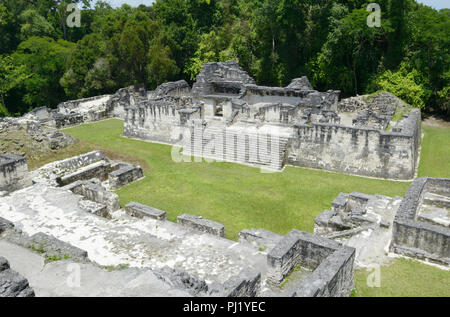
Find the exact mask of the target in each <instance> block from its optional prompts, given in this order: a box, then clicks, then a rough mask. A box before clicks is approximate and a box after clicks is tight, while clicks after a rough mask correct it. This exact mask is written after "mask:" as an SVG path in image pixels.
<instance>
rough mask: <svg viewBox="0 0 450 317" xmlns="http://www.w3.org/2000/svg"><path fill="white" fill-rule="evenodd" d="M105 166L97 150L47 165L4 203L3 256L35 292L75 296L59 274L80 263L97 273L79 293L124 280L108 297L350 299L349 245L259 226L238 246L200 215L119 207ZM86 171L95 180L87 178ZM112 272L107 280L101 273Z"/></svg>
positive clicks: (0, 223) (0, 224)
mask: <svg viewBox="0 0 450 317" xmlns="http://www.w3.org/2000/svg"><path fill="white" fill-rule="evenodd" d="M99 162H100V163H101V164H99ZM108 162H109V160H108V158H107V157H106V156H105V155H104V154H103V153H102V152H100V151H96V152H91V153H87V154H85V155H81V156H78V157H74V158H71V159H67V160H63V161H60V162H55V163H51V164H50V165H49V166H44V167H42V168H41V169H39V170H37V171H36V172H34V173H32V175H31V176H32V177H34V178H33V179H34V185H33V186H29V187H26V188H24V189H21V190H17V191H13V192H11V193H10V194H9V195H6V196H4V197H3V198H0V228H1V230H0V254H2V255H3V256H5V257H6V258H11V261H13V263H14V265H15V266H16V267H17V269H18V270H19V271H20V272H24V273H23V274H24V275H25V276H27V277H29V280H30V285H32V287H33V289H34V291H35V292H36V295H37V296H45V295H48V294H52V295H53V296H74V295H76V294H77V293H76V292H77V291H80V290H79V289H74V288H71V287H68V286H67V287H66V286H61V285H64V283H63V282H61V281H59V280H58V276H67V274H68V273H67V272H63V267H62V265H63V263H64V264H65V265H66V266H67V265H69V264H73V263H77V265H80V266H82V268H83V272H86V273H83V274H88V275H89V274H94V273H92V271H95V272H97V273H96V274H95V277H92V278H93V279H94V280H95V281H96V283H95V285H91V284H89V283H88V285H86V284H83V285H82V287H81V292H82V295H83V296H91V295H93V294H98V293H97V292H98V289H101V288H102V285H105V284H108V283H111V282H112V281H114V280H115V279H118V280H120V281H122V280H126V281H128V282H127V283H125V285H126V286H123V285H120V286H117V287H115V288H113V289H114V290H115V292H117V293H114V292H113V293H108V292H107V293H106V294H107V295H113V294H118V293H120V294H121V295H123V296H130V295H131V294H134V295H135V296H149V295H151V294H153V296H200V297H204V296H232V297H242V296H252V297H254V296H349V294H350V293H351V291H352V289H353V261H354V255H355V250H354V249H353V248H350V247H346V246H343V245H341V244H340V243H336V242H334V241H331V240H329V239H326V238H321V237H318V236H315V235H313V234H309V233H305V232H301V231H298V230H293V231H292V232H291V233H289V234H288V235H286V236H283V235H279V234H276V233H272V232H269V231H266V230H262V229H252V230H244V231H242V232H241V233H240V234H239V241H238V242H236V241H231V240H228V239H226V238H225V227H224V226H223V225H222V224H220V223H218V222H215V221H211V220H208V219H204V218H202V217H198V216H194V215H191V214H183V215H180V216H179V217H178V218H177V223H173V222H171V221H168V220H167V214H166V212H165V211H163V210H159V209H157V208H153V207H150V206H146V205H143V204H140V203H137V202H130V203H128V204H127V205H126V206H125V207H124V208H121V206H120V202H119V200H118V197H117V195H116V194H114V193H113V192H111V191H110V189H111V186H109V185H108V184H107V182H108V180H107V176H106V174H105V173H107V172H108V171H109V169H107V168H106V169H105V165H106V166H108V165H107V164H108ZM110 166H111V167H112V166H115V164H114V163H111V164H110ZM122 166H123V165H122ZM127 167H128V166H127ZM86 170H90V173H91V174H92V175H94V176H96V177H99V178H94V179H87V178H88V177H89V176H88V175H89V173H86V172H85V171H86ZM120 170H121V169H120V168H119V169H116V171H120ZM49 171H52V173H50V174H48V173H49ZM125 171H127V169H125ZM109 173H110V174H109V175H111V173H113V172H109ZM75 175H76V176H75ZM44 176H46V177H44ZM105 179H106V180H105ZM55 180H59V181H55ZM61 180H64V182H61ZM102 180H104V181H103V182H102ZM88 202H89V203H88ZM30 261H31V263H32V264H30ZM29 265H31V266H33V267H34V266H35V265H36V266H37V267H39V268H40V269H39V270H40V272H39V273H38V272H37V270H36V271H33V270H32V271H31V272H28V271H27V270H28V267H29ZM111 267H112V268H113V269H111V271H112V272H111V274H109V275H110V276H108V274H106V273H105V272H104V271H101V270H102V269H103V268H111ZM121 267H122V268H121ZM99 270H100V271H99ZM116 271H120V273H118V272H117V273H116ZM27 272H28V273H27ZM99 272H102V273H101V274H100V273H99ZM25 273H27V274H25ZM113 273H115V275H114V274H113ZM105 274H106V275H105ZM117 275H119V276H117ZM42 276H52V278H50V279H49V278H47V279H44V278H43V277H42ZM54 276H57V277H54ZM99 276H101V278H100V277H99ZM136 276H138V277H139V280H140V282H139V283H140V284H139V285H138V286H136V287H133V286H129V285H134V284H133V283H132V284H130V279H136V278H137V277H136ZM141 276H142V277H141ZM144 276H145V278H144ZM141 279H142V280H141ZM0 280H1V279H0ZM49 280H50V281H49ZM56 283H59V284H58V285H59V286H58V287H57V288H56V287H55V284H56ZM27 285H28V284H27ZM153 286H154V287H153ZM143 288H144V290H145V292H144V293H141V292H143V291H142V289H143ZM145 288H147V289H145ZM136 292H137V293H136ZM5 295H8V296H9V295H11V296H13V295H20V294H16V293H14V294H13V293H5ZM103 295H104V294H103Z"/></svg>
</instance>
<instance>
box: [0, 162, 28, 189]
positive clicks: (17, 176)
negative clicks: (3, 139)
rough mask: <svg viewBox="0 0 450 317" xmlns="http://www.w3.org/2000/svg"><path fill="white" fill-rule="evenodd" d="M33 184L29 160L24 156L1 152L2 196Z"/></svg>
mask: <svg viewBox="0 0 450 317" xmlns="http://www.w3.org/2000/svg"><path fill="white" fill-rule="evenodd" d="M30 185H31V179H30V177H29V174H28V165H27V161H26V159H25V158H24V157H22V156H17V155H13V154H0V196H1V193H3V194H6V193H9V192H12V191H15V190H18V189H22V188H24V187H27V186H30Z"/></svg>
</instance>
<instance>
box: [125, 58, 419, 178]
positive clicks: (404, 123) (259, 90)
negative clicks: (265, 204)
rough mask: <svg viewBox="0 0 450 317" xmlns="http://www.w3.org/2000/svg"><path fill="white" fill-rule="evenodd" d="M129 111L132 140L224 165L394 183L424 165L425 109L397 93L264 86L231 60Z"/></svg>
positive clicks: (298, 84)
mask: <svg viewBox="0 0 450 317" xmlns="http://www.w3.org/2000/svg"><path fill="white" fill-rule="evenodd" d="M400 109H406V111H403V110H402V111H403V112H402V113H403V117H401V118H396V119H394V115H395V114H396V112H397V111H399V110H400ZM125 111H126V117H125V126H124V135H125V136H128V137H132V138H140V139H144V140H149V141H153V142H162V143H168V144H178V145H180V146H182V147H183V148H184V154H186V155H194V156H200V157H204V158H210V159H214V160H218V161H228V162H237V163H243V164H249V165H255V166H260V167H265V168H268V169H275V170H279V169H282V167H283V166H284V165H285V164H290V165H294V166H300V167H308V168H315V169H324V170H330V171H336V172H343V173H348V174H357V175H364V176H373V177H381V178H392V179H412V178H413V177H414V172H415V170H416V166H417V165H416V164H417V161H418V148H419V141H420V137H421V132H420V111H419V110H417V109H411V107H410V106H408V105H405V104H404V103H403V102H402V101H401V100H399V99H397V98H395V97H394V96H392V95H390V94H388V93H381V94H378V95H376V96H371V97H370V98H369V97H367V98H366V99H364V98H354V99H352V100H346V101H343V102H339V91H333V90H330V91H327V92H318V91H316V90H314V89H313V88H312V87H311V85H310V83H309V81H308V79H307V78H306V77H302V78H298V79H294V80H293V81H292V83H291V84H290V85H289V86H287V87H285V88H278V87H262V86H257V85H256V84H255V81H254V80H253V79H252V78H251V77H250V76H248V74H247V73H245V72H244V71H243V70H242V69H241V68H240V67H239V65H238V64H237V63H236V62H232V61H230V62H226V63H208V64H205V65H204V67H203V69H202V71H201V72H200V74H199V75H198V77H197V81H196V82H195V84H194V86H193V87H192V90H190V89H189V86H188V85H187V83H186V82H183V81H180V82H175V83H167V84H164V85H163V86H161V87H158V89H157V90H155V91H154V92H149V93H148V95H147V99H145V98H141V100H140V101H139V102H135V103H134V105H132V106H131V105H130V106H129V107H125Z"/></svg>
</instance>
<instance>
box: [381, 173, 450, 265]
mask: <svg viewBox="0 0 450 317" xmlns="http://www.w3.org/2000/svg"><path fill="white" fill-rule="evenodd" d="M390 249H391V250H392V251H393V252H395V253H399V254H404V255H408V256H412V257H415V258H422V259H427V260H430V261H434V262H437V263H442V264H444V265H447V266H450V179H448V178H416V179H415V180H414V182H413V183H412V184H411V186H410V187H409V190H408V192H407V193H406V195H405V197H404V198H403V200H402V203H401V205H400V207H399V208H398V211H397V214H396V216H395V220H394V228H393V234H392V243H391V245H390Z"/></svg>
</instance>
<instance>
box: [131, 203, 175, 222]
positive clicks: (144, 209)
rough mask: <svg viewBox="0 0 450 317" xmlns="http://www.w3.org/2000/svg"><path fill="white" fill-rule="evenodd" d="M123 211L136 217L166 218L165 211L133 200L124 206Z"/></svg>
mask: <svg viewBox="0 0 450 317" xmlns="http://www.w3.org/2000/svg"><path fill="white" fill-rule="evenodd" d="M125 211H126V213H127V214H129V215H130V216H133V217H137V218H145V217H149V218H152V219H156V220H166V219H167V213H166V212H165V211H163V210H159V209H156V208H153V207H149V206H146V205H142V204H139V203H136V202H133V201H132V202H130V203H129V204H127V205H126V206H125Z"/></svg>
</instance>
